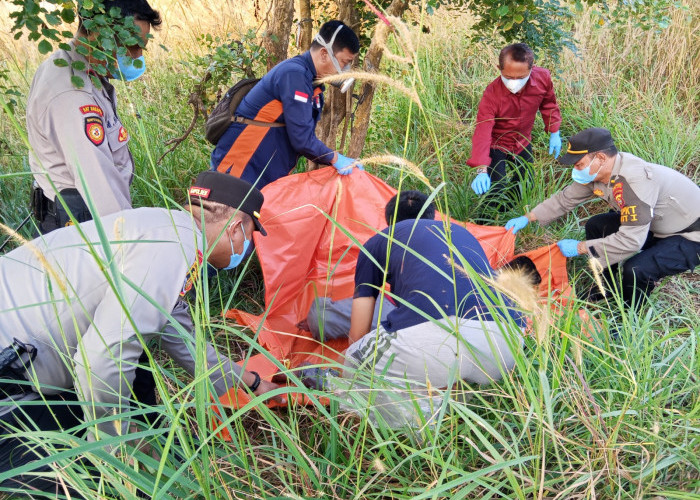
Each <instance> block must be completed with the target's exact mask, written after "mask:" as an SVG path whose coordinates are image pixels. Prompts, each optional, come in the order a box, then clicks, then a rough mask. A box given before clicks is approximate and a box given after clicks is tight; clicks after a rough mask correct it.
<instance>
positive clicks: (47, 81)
mask: <svg viewBox="0 0 700 500" xmlns="http://www.w3.org/2000/svg"><path fill="white" fill-rule="evenodd" d="M105 7H106V8H107V9H110V8H115V7H116V8H118V9H120V11H121V13H122V16H123V17H124V18H127V17H133V19H134V24H135V25H136V26H137V28H138V29H139V30H140V32H141V36H142V38H143V43H144V46H145V43H146V37H147V35H148V33H149V32H150V29H151V27H152V26H153V27H157V26H158V25H160V23H161V20H160V15H159V14H158V12H157V11H155V10H153V9H152V8H151V6H150V5H149V4H148V2H147V1H146V0H136V1H126V0H107V1H105ZM83 21H84V20H82V19H81V23H80V26H79V28H78V32H77V34H76V38H75V39H74V40H72V41H71V42H70V43H69V45H70V50H62V49H61V50H58V51H56V52H55V53H54V54H53V55H52V56H51V57H50V58H49V59H48V60H46V61H44V63H42V64H41V66H39V69H38V70H37V72H36V74H35V76H34V80H33V81H32V86H31V88H30V90H29V97H28V100H27V135H28V139H29V144H30V146H31V151H30V154H29V164H30V167H31V170H32V173H33V174H34V178H35V181H36V182H35V192H34V195H33V199H32V208H33V211H34V214H35V215H36V217H37V219H38V223H39V227H40V230H41V232H42V233H47V232H49V231H52V230H53V229H56V228H58V227H63V226H65V225H66V224H67V223H69V222H70V220H71V219H70V217H69V216H68V213H67V210H66V209H68V210H69V211H70V212H72V214H73V217H74V218H75V219H77V221H78V222H82V221H86V220H90V219H92V215H91V214H90V211H89V209H88V207H87V204H86V199H87V193H88V192H89V195H90V198H91V200H92V202H93V203H94V206H95V209H96V211H97V213H98V214H99V215H100V216H104V215H107V214H111V213H114V212H118V211H120V210H124V209H127V208H131V196H130V194H129V185H130V184H131V181H132V179H133V176H134V160H133V158H132V156H131V152H130V151H129V132H128V131H127V130H126V128H125V127H124V125H123V124H122V122H121V120H120V119H119V116H118V114H117V102H116V95H115V91H114V86H113V85H112V84H111V83H109V80H108V79H107V78H105V77H102V76H99V75H98V74H97V73H96V72H95V71H94V69H93V68H94V66H95V65H96V64H104V63H103V62H101V61H96V60H94V59H93V58H92V57H91V55H90V53H91V50H92V49H91V48H90V47H88V46H87V45H85V44H83V43H81V42H80V41H79V40H78V37H86V38H87V39H88V40H89V41H95V40H96V38H97V37H96V36H94V35H92V34H90V33H88V32H87V30H86V29H85V26H84V24H83ZM126 48H127V53H128V55H129V56H130V57H131V58H132V59H134V60H136V59H138V60H139V61H141V63H140V65H139V64H137V63H133V62H132V61H130V60H129V59H128V58H124V57H117V60H118V62H117V63H116V64H114V63H113V64H112V65H113V66H115V68H114V69H110V71H109V72H110V74H111V75H112V77H115V78H116V77H121V78H123V79H125V80H132V79H134V78H137V77H138V76H140V74H142V73H143V71H144V70H145V61H144V60H143V56H142V47H141V46H139V45H135V46H130V47H126ZM81 52H82V53H81ZM84 54H87V55H84ZM60 60H62V61H64V62H61V61H60ZM56 62H58V63H59V65H57V64H56ZM66 63H67V64H66ZM137 66H138V67H137ZM76 78H77V79H80V80H81V81H82V82H83V86H82V87H80V88H78V87H76V85H75V83H74V82H73V81H72V79H73V80H75V79H76ZM81 177H82V178H83V179H84V181H83V179H81ZM37 188H38V189H37ZM86 191H87V192H86ZM57 193H60V195H61V197H62V198H63V202H61V200H60V199H59V198H57V197H56V195H57Z"/></svg>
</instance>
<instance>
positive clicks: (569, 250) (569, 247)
mask: <svg viewBox="0 0 700 500" xmlns="http://www.w3.org/2000/svg"><path fill="white" fill-rule="evenodd" d="M578 243H579V241H578V240H561V241H557V246H559V250H561V253H562V254H564V257H576V256H577V255H578Z"/></svg>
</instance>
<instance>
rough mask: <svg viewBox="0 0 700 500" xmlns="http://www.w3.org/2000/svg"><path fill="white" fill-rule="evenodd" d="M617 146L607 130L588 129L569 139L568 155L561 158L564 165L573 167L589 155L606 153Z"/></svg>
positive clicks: (560, 161)
mask: <svg viewBox="0 0 700 500" xmlns="http://www.w3.org/2000/svg"><path fill="white" fill-rule="evenodd" d="M614 145H615V141H613V138H612V135H610V131H609V130H608V129H606V128H587V129H586V130H582V131H581V132H579V133H578V134H576V135H573V136H571V137H569V147H568V148H567V150H566V154H565V155H563V156H562V157H561V158H559V163H561V164H562V165H573V164H574V163H576V162H577V161H579V160H580V159H581V158H583V157H584V156H586V155H587V154H589V153H597V152H598V151H604V150H606V149H608V148H611V147H613V146H614Z"/></svg>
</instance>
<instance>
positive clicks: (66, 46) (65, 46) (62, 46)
mask: <svg viewBox="0 0 700 500" xmlns="http://www.w3.org/2000/svg"><path fill="white" fill-rule="evenodd" d="M58 48H59V49H61V50H65V51H66V52H70V51H71V47H70V45H69V44H67V43H66V42H61V43H59V44H58Z"/></svg>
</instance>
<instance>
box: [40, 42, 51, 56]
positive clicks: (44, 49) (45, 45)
mask: <svg viewBox="0 0 700 500" xmlns="http://www.w3.org/2000/svg"><path fill="white" fill-rule="evenodd" d="M38 48H39V53H40V54H48V53H49V52H51V50H52V49H53V47H52V46H51V42H49V41H48V40H42V41H41V42H39V47H38Z"/></svg>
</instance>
